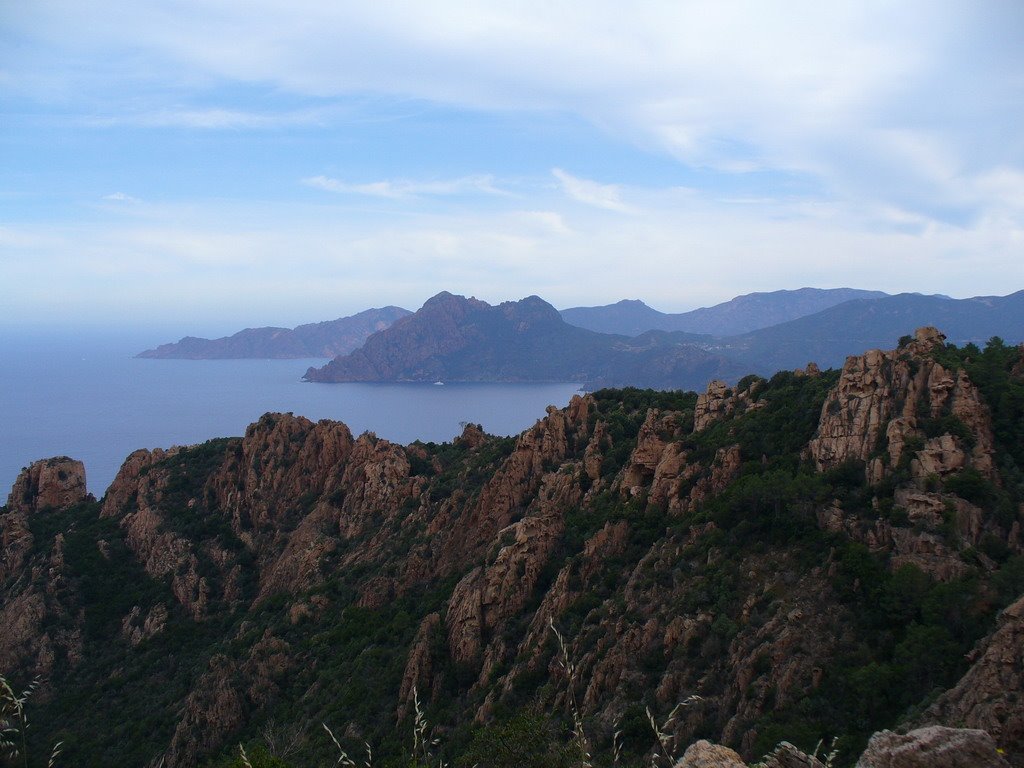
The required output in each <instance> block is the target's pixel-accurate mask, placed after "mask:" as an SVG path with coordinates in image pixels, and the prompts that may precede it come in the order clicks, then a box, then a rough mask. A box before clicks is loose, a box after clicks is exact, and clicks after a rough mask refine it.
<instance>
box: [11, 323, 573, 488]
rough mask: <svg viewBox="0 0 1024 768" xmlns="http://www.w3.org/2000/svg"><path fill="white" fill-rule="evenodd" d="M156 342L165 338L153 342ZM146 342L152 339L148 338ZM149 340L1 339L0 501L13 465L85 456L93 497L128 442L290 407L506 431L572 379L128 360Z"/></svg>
mask: <svg viewBox="0 0 1024 768" xmlns="http://www.w3.org/2000/svg"><path fill="white" fill-rule="evenodd" d="M162 340H163V341H166V339H162ZM150 342H152V343H150ZM154 344H155V342H153V340H151V339H150V340H146V341H140V340H133V339H119V340H118V339H109V338H107V339H104V340H97V339H87V340H75V341H73V342H69V341H68V340H67V339H66V338H63V337H62V338H61V339H60V340H54V339H38V338H37V339H16V340H12V339H0V504H2V503H5V502H6V500H7V494H8V493H9V491H10V488H11V485H12V484H13V483H14V480H15V478H16V477H17V475H18V472H19V471H20V470H21V468H22V467H23V466H25V465H27V464H28V463H29V462H31V461H34V460H36V459H40V458H46V457H49V456H59V455H67V456H71V457H73V458H76V459H81V460H82V461H84V462H85V469H86V477H87V482H88V485H89V490H90V491H91V492H92V493H94V494H96V496H97V497H99V496H101V495H102V494H103V492H104V491H105V490H106V488H107V486H108V485H109V484H110V482H111V480H113V478H114V475H115V474H116V473H117V470H118V468H119V467H120V465H121V462H122V461H123V460H124V458H125V457H126V456H127V455H128V454H129V453H131V452H132V451H133V450H135V449H137V448H157V447H161V448H167V447H170V446H172V445H189V444H192V443H199V442H203V441H204V440H209V439H210V438H213V437H228V436H235V435H242V434H243V433H244V432H245V428H246V426H247V425H249V424H250V423H252V422H253V421H255V420H256V419H258V418H259V417H260V416H261V415H262V414H264V413H266V412H267V411H282V412H283V411H291V412H293V413H295V414H296V415H302V416H306V417H308V418H310V419H313V420H314V421H315V420H317V419H336V420H339V421H343V422H345V423H346V424H348V426H349V428H350V429H351V430H352V432H353V434H355V435H358V434H359V433H361V432H364V431H367V430H369V431H372V432H375V433H377V435H378V436H380V437H384V438H387V439H388V440H392V441H394V442H399V443H403V444H404V443H409V442H412V441H413V440H423V441H433V442H443V441H448V440H451V439H452V438H453V437H455V436H456V435H457V434H459V432H460V427H459V422H461V421H471V422H476V423H480V424H482V425H483V427H484V429H485V430H486V431H487V432H490V433H492V434H500V435H511V434H516V433H518V432H520V431H522V430H523V429H525V428H526V427H528V426H530V425H531V424H533V423H534V422H535V421H536V420H537V419H538V418H540V417H542V416H543V415H544V408H545V407H546V406H548V405H556V406H559V407H561V406H564V405H566V404H567V403H568V402H569V398H570V397H571V396H572V394H573V393H574V392H575V391H576V389H577V386H578V385H576V384H446V385H445V386H435V385H432V384H310V383H306V382H303V381H301V380H300V379H301V377H302V374H303V373H305V371H306V368H308V367H309V366H310V365H321V364H323V362H324V361H322V360H138V359H135V358H133V357H132V355H133V354H135V353H136V352H138V351H139V350H141V349H145V348H146V347H147V346H154Z"/></svg>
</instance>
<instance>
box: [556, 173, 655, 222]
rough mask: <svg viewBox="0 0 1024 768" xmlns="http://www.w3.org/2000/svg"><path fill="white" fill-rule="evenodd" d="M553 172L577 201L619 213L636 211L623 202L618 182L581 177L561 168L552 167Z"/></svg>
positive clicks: (563, 188)
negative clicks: (605, 181)
mask: <svg viewBox="0 0 1024 768" xmlns="http://www.w3.org/2000/svg"><path fill="white" fill-rule="evenodd" d="M551 174H552V175H553V176H554V177H555V178H556V179H558V185H559V186H560V187H561V188H562V191H563V192H565V194H567V195H568V196H569V197H571V198H572V199H573V200H575V201H576V202H579V203H584V204H586V205H592V206H594V207H595V208H604V209H605V210H608V211H617V212H618V213H634V212H635V209H634V208H632V207H631V206H629V205H626V203H624V202H622V198H621V195H620V187H619V185H617V184H601V183H599V182H596V181H591V180H590V179H581V178H579V177H578V176H573V175H572V174H571V173H566V172H565V171H563V170H562V169H561V168H552V169H551Z"/></svg>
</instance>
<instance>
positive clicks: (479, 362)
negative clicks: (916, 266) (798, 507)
mask: <svg viewBox="0 0 1024 768" xmlns="http://www.w3.org/2000/svg"><path fill="white" fill-rule="evenodd" d="M779 293H782V294H785V293H788V294H797V293H800V292H796V291H793V292H779ZM805 296H806V294H805ZM744 298H745V297H744ZM775 298H776V299H781V298H784V297H780V296H777V295H775ZM612 306H613V307H618V306H621V305H612ZM723 311H726V310H723ZM563 318H564V314H560V313H559V312H558V311H557V310H556V309H555V308H554V307H552V306H551V305H550V304H548V303H547V302H545V301H544V300H543V299H540V298H538V297H537V296H531V297H529V298H526V299H523V300H522V301H518V302H506V303H504V304H500V305H498V306H496V307H492V306H491V305H489V304H487V303H485V302H483V301H479V300H478V299H467V298H465V297H462V296H454V295H452V294H450V293H441V294H438V295H437V296H435V297H433V298H432V299H430V300H429V301H427V303H426V304H424V305H423V308H422V309H420V310H419V311H418V312H416V313H414V314H412V315H410V316H408V317H405V318H403V319H401V320H399V321H397V322H396V323H395V324H394V325H392V326H391V327H390V328H388V329H386V330H384V331H381V332H380V333H377V334H375V335H374V336H372V337H370V338H369V339H368V340H367V342H366V344H365V345H364V346H363V347H361V348H360V349H357V350H355V351H354V352H352V353H350V354H348V355H343V356H339V357H337V358H335V359H334V360H332V361H331V362H330V363H328V364H327V365H325V366H324V367H322V368H310V369H309V370H308V371H307V372H306V376H305V378H306V379H307V380H309V381H319V382H346V381H435V380H440V381H578V382H580V383H582V384H585V385H586V386H588V387H592V388H593V387H599V386H627V385H629V386H639V387H652V388H663V389H701V388H703V387H704V385H705V384H706V383H707V382H708V380H710V379H712V378H721V379H726V380H735V379H736V378H737V377H739V376H741V375H743V374H744V373H749V372H754V373H760V374H763V375H771V374H773V373H775V372H776V371H778V370H781V369H793V368H797V367H803V366H804V365H806V364H807V363H808V362H815V363H817V364H818V365H819V366H820V367H822V368H831V367H837V366H839V365H841V364H842V363H843V361H844V359H845V358H846V356H847V355H850V354H854V353H856V352H857V351H858V350H862V349H865V348H887V347H892V346H893V345H894V344H895V343H896V341H897V340H898V339H899V338H900V337H901V336H903V335H905V334H909V333H912V332H913V331H914V329H915V328H917V327H920V326H926V325H934V326H937V327H938V328H939V329H940V330H942V331H943V332H944V333H946V335H947V336H948V338H949V340H950V341H953V342H956V343H958V344H963V343H967V342H972V341H973V342H975V343H980V344H984V342H986V341H987V340H988V339H989V338H990V337H992V336H1002V337H1004V338H1005V339H1006V340H1007V341H1011V342H1019V341H1021V340H1024V291H1021V292H1018V293H1015V294H1011V295H1010V296H1005V297H997V296H991V297H978V298H973V299H962V300H956V299H950V298H947V297H944V296H922V295H920V294H900V295H897V296H887V295H884V294H883V295H882V296H881V297H879V298H860V299H853V300H851V301H846V302H843V303H841V304H837V305H834V306H830V307H828V308H827V309H824V310H822V311H820V312H816V313H814V314H811V315H807V316H805V317H800V318H797V319H796V320H791V321H789V322H785V323H780V324H777V325H773V326H770V327H768V328H761V329H758V330H756V331H753V332H750V333H746V334H739V335H732V336H725V335H719V336H711V335H706V334H705V335H700V334H693V333H684V332H681V331H673V332H666V331H658V330H655V331H647V332H646V333H642V334H640V335H638V336H627V335H622V334H608V333H598V332H597V331H591V330H587V329H584V328H578V327H575V326H573V325H569V324H568V323H567V322H565V320H564V319H563Z"/></svg>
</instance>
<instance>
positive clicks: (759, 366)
mask: <svg viewBox="0 0 1024 768" xmlns="http://www.w3.org/2000/svg"><path fill="white" fill-rule="evenodd" d="M922 325H934V326H937V327H940V328H942V329H943V331H944V332H945V333H946V335H947V336H948V337H949V340H950V342H951V343H955V344H960V345H962V344H966V343H969V342H973V343H975V344H984V343H985V342H986V341H988V340H989V339H990V338H991V337H993V336H1000V337H1002V338H1003V339H1004V340H1005V341H1007V342H1012V343H1019V342H1024V291H1018V292H1017V293H1012V294H1010V295H1008V296H978V297H975V298H970V299H949V298H945V297H939V296H922V295H920V294H916V293H901V294H899V295H896V296H886V297H884V298H881V299H871V300H854V301H849V302H846V303H844V304H840V305H838V306H835V307H831V308H830V309H826V310H824V311H822V312H819V313H817V314H814V315H810V316H807V317H802V318H800V319H798V320H793V321H791V322H788V323H783V324H780V325H777V326H773V327H771V328H764V329H762V330H759V331H754V332H753V333H750V334H746V335H744V336H739V337H734V338H730V339H725V340H722V343H721V344H720V345H716V346H715V347H713V349H714V350H715V351H716V352H718V353H720V354H723V355H726V356H728V357H733V358H736V359H739V360H742V361H743V362H744V364H745V365H746V366H747V367H748V369H749V370H752V371H757V372H758V373H771V372H773V371H776V370H779V369H785V368H794V367H797V366H801V365H804V364H805V363H807V362H808V361H811V360H813V361H814V362H816V363H817V364H818V365H819V366H821V367H822V368H830V367H837V366H841V365H842V364H843V361H844V360H845V359H846V357H847V355H852V354H857V353H858V351H859V350H863V349H884V348H886V347H888V346H890V345H891V344H892V343H893V341H894V340H895V339H897V338H899V336H900V335H902V334H903V333H905V329H906V328H914V327H918V326H922Z"/></svg>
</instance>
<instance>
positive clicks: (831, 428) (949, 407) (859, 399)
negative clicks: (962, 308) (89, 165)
mask: <svg viewBox="0 0 1024 768" xmlns="http://www.w3.org/2000/svg"><path fill="white" fill-rule="evenodd" d="M944 342H945V336H943V335H942V334H941V333H940V332H939V331H938V330H936V329H935V328H931V327H927V328H919V329H918V330H917V331H916V333H915V334H914V338H913V340H912V341H911V342H910V343H908V344H907V345H906V346H904V347H902V348H900V349H896V350H892V351H889V352H882V351H880V350H872V351H870V352H867V353H866V354H864V355H859V356H854V357H850V358H848V359H847V361H846V364H845V365H844V366H843V372H842V375H841V377H840V379H839V383H838V384H837V385H836V387H835V388H834V389H833V390H832V392H830V393H829V396H828V397H827V398H826V400H825V404H824V405H823V406H822V410H821V419H820V423H819V425H818V431H817V434H816V435H815V437H814V439H812V440H811V442H810V444H809V445H808V453H809V455H810V457H811V458H812V459H813V460H814V462H815V464H816V465H817V467H818V469H819V470H822V471H824V470H827V469H831V468H833V467H836V466H838V465H840V464H843V463H844V462H847V461H851V460H852V461H862V462H865V463H866V464H867V473H868V479H869V481H871V482H878V481H879V480H881V479H883V478H884V477H885V476H886V474H887V472H888V471H889V470H888V468H889V467H893V466H896V465H897V464H899V463H900V461H901V459H903V453H904V448H905V446H906V445H907V443H908V441H909V440H910V439H911V438H916V439H917V440H920V441H923V447H921V448H919V449H917V450H916V451H915V453H914V456H913V457H912V460H911V465H910V466H911V471H912V474H913V476H914V477H916V478H920V479H924V478H926V477H928V476H929V475H936V476H940V477H941V476H944V475H947V474H950V473H952V472H955V471H957V470H959V469H961V468H963V467H967V466H969V467H972V468H973V469H976V470H977V471H979V472H980V473H982V475H984V476H986V477H990V478H991V477H994V471H995V470H994V467H993V463H992V454H993V450H994V449H993V436H992V427H991V419H990V417H989V414H988V409H987V408H986V407H985V405H984V403H983V402H982V400H981V396H980V394H979V393H978V390H977V388H976V387H975V386H974V385H973V384H972V383H971V381H970V379H969V378H968V377H967V374H966V373H965V372H964V371H963V370H960V371H956V372H951V371H947V370H946V369H945V368H944V367H943V366H942V365H940V364H939V363H938V362H936V361H935V360H934V359H933V357H932V352H933V351H935V350H938V349H941V348H942V347H943V344H944ZM946 414H948V415H951V416H953V417H955V418H956V419H958V420H959V421H960V423H962V424H963V425H964V426H965V427H966V428H967V429H968V430H969V432H970V433H971V434H972V435H973V436H974V445H973V446H971V447H968V446H967V445H966V444H965V443H964V441H963V440H962V439H961V438H960V437H958V436H956V435H953V434H949V433H946V434H942V435H939V436H936V437H933V438H930V439H928V440H927V441H925V437H926V436H925V434H924V433H923V432H922V431H921V429H920V427H921V424H922V421H923V420H925V419H936V418H938V417H940V416H943V415H946Z"/></svg>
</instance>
